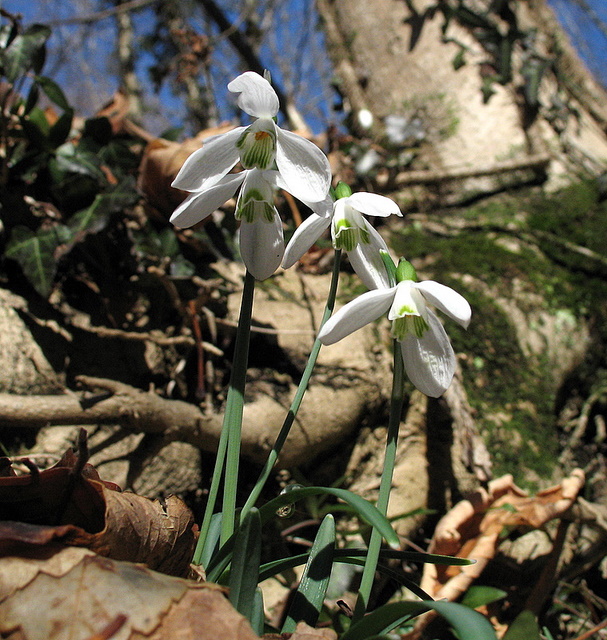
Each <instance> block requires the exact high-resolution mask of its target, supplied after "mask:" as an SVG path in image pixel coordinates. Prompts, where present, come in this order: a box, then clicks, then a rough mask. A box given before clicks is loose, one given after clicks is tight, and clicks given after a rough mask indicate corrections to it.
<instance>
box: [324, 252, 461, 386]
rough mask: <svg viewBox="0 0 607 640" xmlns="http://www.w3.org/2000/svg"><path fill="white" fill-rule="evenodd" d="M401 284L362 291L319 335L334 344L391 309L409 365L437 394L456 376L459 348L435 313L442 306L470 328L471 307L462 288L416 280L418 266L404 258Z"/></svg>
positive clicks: (409, 372)
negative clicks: (460, 291)
mask: <svg viewBox="0 0 607 640" xmlns="http://www.w3.org/2000/svg"><path fill="white" fill-rule="evenodd" d="M395 276H396V284H395V285H393V286H391V287H387V288H380V289H375V290H373V291H368V292H367V293H363V294H362V295H361V296H359V297H358V298H356V299H355V300H352V302H349V303H348V304H346V305H345V306H344V307H342V308H341V309H340V310H339V311H338V312H337V313H336V314H335V315H334V316H332V317H331V318H330V319H329V320H328V321H327V322H326V323H325V325H324V326H323V327H322V329H321V330H320V333H319V334H318V337H319V339H320V341H321V342H322V343H323V344H333V343H335V342H337V341H338V340H341V339H342V338H344V337H345V336H347V335H349V334H350V333H352V332H354V331H356V330H357V329H360V328H361V327H363V326H364V325H366V324H368V323H369V322H372V321H373V320H376V319H377V318H379V317H380V316H381V315H383V314H384V313H386V312H388V319H389V320H390V321H391V322H392V330H391V333H392V336H393V337H394V338H395V339H396V340H397V341H398V342H399V344H400V349H401V354H402V358H403V362H404V366H405V371H406V373H407V375H408V377H409V379H410V380H411V382H412V383H413V384H414V385H415V386H416V387H417V388H418V389H419V390H420V391H422V392H423V393H425V394H426V395H428V396H431V397H434V398H437V397H439V396H440V395H442V394H443V393H444V392H445V391H446V390H447V388H448V387H449V385H450V384H451V381H452V379H453V374H454V372H455V354H454V352H453V347H452V346H451V342H450V341H449V338H448V336H447V334H446V332H445V330H444V328H443V325H442V324H441V322H440V320H439V319H438V318H437V316H436V314H435V313H434V312H433V311H432V309H430V308H429V306H428V304H431V305H433V306H435V307H436V308H437V309H440V310H441V311H442V312H443V313H445V314H447V315H448V316H449V317H450V318H452V319H453V320H455V321H456V322H457V323H458V324H460V325H461V326H463V327H464V328H466V327H467V326H468V324H469V322H470V317H471V314H472V311H471V309H470V305H469V304H468V302H467V301H466V299H465V298H464V297H463V296H461V295H460V294H459V293H457V292H456V291H454V290H453V289H451V288H450V287H447V286H445V285H442V284H439V283H438V282H434V281H432V280H428V281H425V282H417V276H416V274H415V269H414V268H413V266H412V265H411V264H410V263H409V262H407V261H406V260H403V261H401V262H400V264H399V266H398V268H397V269H396V270H395Z"/></svg>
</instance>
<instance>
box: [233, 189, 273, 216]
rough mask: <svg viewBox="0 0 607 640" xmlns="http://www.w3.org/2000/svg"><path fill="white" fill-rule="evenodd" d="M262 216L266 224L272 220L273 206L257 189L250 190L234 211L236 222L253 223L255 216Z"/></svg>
mask: <svg viewBox="0 0 607 640" xmlns="http://www.w3.org/2000/svg"><path fill="white" fill-rule="evenodd" d="M260 215H261V216H263V217H264V218H265V219H266V221H267V222H272V220H274V205H273V204H272V203H270V202H268V201H267V200H264V197H263V195H262V193H261V192H260V191H258V190H257V189H250V190H249V191H247V193H246V195H245V196H244V197H243V198H242V200H241V201H240V203H239V205H238V209H237V211H236V218H237V219H238V220H241V219H244V220H246V221H247V222H253V221H254V220H255V218H257V216H260Z"/></svg>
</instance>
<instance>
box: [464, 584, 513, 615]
mask: <svg viewBox="0 0 607 640" xmlns="http://www.w3.org/2000/svg"><path fill="white" fill-rule="evenodd" d="M507 595H508V594H507V593H506V592H505V591H503V590H502V589H497V588H496V587H485V586H483V585H473V586H471V587H470V588H469V589H468V591H466V593H465V595H464V597H463V598H462V600H461V601H460V602H461V604H463V605H465V606H466V607H470V608H471V609H477V608H478V607H482V606H483V605H485V604H491V603H492V602H497V600H501V599H502V598H505V597H506V596H507Z"/></svg>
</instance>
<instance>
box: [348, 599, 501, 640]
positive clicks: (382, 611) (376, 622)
mask: <svg viewBox="0 0 607 640" xmlns="http://www.w3.org/2000/svg"><path fill="white" fill-rule="evenodd" d="M430 609H434V610H435V611H436V612H437V613H439V614H440V615H441V616H443V618H445V619H446V620H447V622H448V623H449V624H450V625H451V627H452V628H453V629H454V630H455V632H456V633H457V636H458V638H459V639H460V640H496V635H495V631H494V630H493V627H492V626H491V623H490V622H489V621H488V620H487V619H486V618H484V617H483V616H482V615H481V614H480V613H477V612H476V611H473V610H472V609H469V608H468V607H464V606H463V605H461V604H457V603H455V602H443V601H439V602H434V601H432V602H429V601H423V602H408V601H406V602H392V603H390V604H386V605H384V606H383V607H380V608H379V609H376V610H375V611H373V612H372V613H369V614H368V615H366V616H365V617H364V618H362V619H361V620H360V621H359V622H357V623H356V624H353V625H352V626H351V627H350V628H349V629H348V630H347V631H346V632H345V633H344V634H343V635H342V636H341V638H340V640H367V639H368V638H369V637H372V636H378V635H383V634H385V633H387V632H388V631H390V629H394V627H396V626H398V625H399V624H402V623H403V622H405V621H407V620H409V619H410V618H413V617H415V616H418V615H420V614H422V613H425V612H426V611H428V610H430Z"/></svg>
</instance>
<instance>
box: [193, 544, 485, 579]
mask: <svg viewBox="0 0 607 640" xmlns="http://www.w3.org/2000/svg"><path fill="white" fill-rule="evenodd" d="M366 555H367V550H366V549H335V550H334V551H333V560H334V562H344V563H347V564H358V565H360V564H363V562H362V560H363V559H364V557H365V556H366ZM379 557H380V558H384V559H390V560H400V561H401V562H420V563H426V564H444V565H451V566H466V565H470V564H473V561H471V560H468V559H467V558H455V557H451V556H441V555H436V554H431V553H419V552H417V551H396V550H395V549H381V550H380V552H379ZM307 558H308V554H307V553H301V554H298V555H294V556H289V557H288V558H280V559H278V560H272V561H271V562H267V563H266V564H264V565H262V567H261V569H260V572H259V580H260V581H261V580H266V579H267V578H271V577H272V576H274V575H276V574H277V573H282V572H283V571H286V570H287V569H292V568H293V567H298V566H299V565H301V564H304V562H306V561H307ZM203 564H204V563H203Z"/></svg>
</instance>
